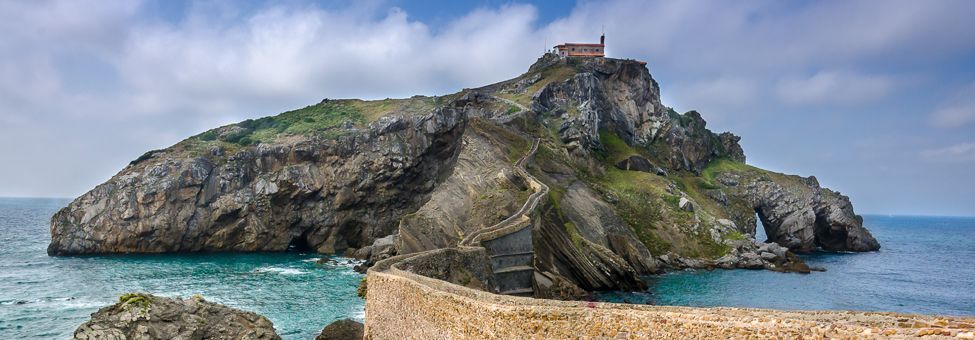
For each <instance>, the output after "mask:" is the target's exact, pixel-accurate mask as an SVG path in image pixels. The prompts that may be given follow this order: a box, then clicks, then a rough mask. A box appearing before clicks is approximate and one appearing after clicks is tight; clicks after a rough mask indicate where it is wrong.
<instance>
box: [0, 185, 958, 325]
mask: <svg viewBox="0 0 975 340" xmlns="http://www.w3.org/2000/svg"><path fill="white" fill-rule="evenodd" d="M68 202H69V200H67V199H28V198H0V244H2V245H3V246H2V247H0V339H10V338H29V339H64V338H69V337H70V336H71V334H72V332H73V331H74V329H75V328H76V327H77V326H78V325H80V324H81V323H82V322H84V321H86V320H87V319H88V316H89V314H90V313H92V312H94V311H96V310H97V309H98V308H100V307H103V306H106V305H109V304H112V303H114V302H115V301H117V298H118V295H119V294H121V293H125V292H129V291H144V292H151V293H154V294H159V295H163V296H183V297H187V296H191V295H194V294H201V295H203V296H204V297H205V298H207V299H208V300H211V301H214V302H217V303H223V304H227V305H230V306H232V307H237V308H241V309H245V310H250V311H254V312H257V313H259V314H263V315H265V316H267V317H268V318H269V319H271V321H273V322H274V325H275V327H276V328H277V330H278V333H279V334H281V335H282V336H283V337H284V338H289V339H308V338H313V337H314V336H315V335H317V333H318V332H319V331H320V330H321V328H322V327H324V326H325V325H327V324H329V323H330V322H331V321H333V320H337V319H342V318H353V319H359V320H360V321H361V320H362V318H363V303H364V302H363V300H362V299H360V298H359V297H357V296H356V288H357V287H358V285H359V282H360V281H361V279H362V275H360V274H358V273H355V272H354V271H353V270H352V269H351V264H350V263H348V262H347V261H349V260H347V259H339V263H338V264H327V265H319V264H316V259H318V258H320V257H321V255H316V254H301V253H274V254H267V253H264V254H226V253H225V254H190V255H124V256H123V255H118V256H82V257H48V256H47V254H46V252H45V250H46V247H47V244H48V242H49V241H50V235H49V227H50V226H49V223H50V218H51V215H52V214H54V212H55V211H57V210H58V209H60V208H61V207H63V206H65V205H67V203H68ZM864 224H865V226H866V227H867V228H869V229H870V231H871V232H872V233H873V235H874V236H875V237H877V239H878V240H879V241H880V243H881V245H882V246H883V248H882V249H881V250H880V251H878V252H871V253H858V254H828V253H817V254H812V255H804V258H805V259H806V261H807V262H809V264H810V265H813V266H819V267H825V268H826V269H827V271H826V272H813V273H812V274H808V275H802V274H793V273H776V272H770V271H764V270H714V271H686V272H678V273H670V274H666V275H661V276H649V277H646V280H647V281H648V283H649V284H650V286H651V288H650V290H649V291H648V292H645V293H622V292H607V293H602V294H601V295H600V297H601V298H602V299H606V300H610V301H619V302H622V301H624V300H625V301H629V302H631V303H654V304H659V305H684V306H743V307H761V308H776V309H842V310H868V311H893V312H905V313H924V314H948V315H965V316H972V315H975V285H973V284H972V283H971V280H972V279H975V218H958V217H916V216H877V215H868V216H864ZM759 238H760V239H762V236H761V235H760V236H759Z"/></svg>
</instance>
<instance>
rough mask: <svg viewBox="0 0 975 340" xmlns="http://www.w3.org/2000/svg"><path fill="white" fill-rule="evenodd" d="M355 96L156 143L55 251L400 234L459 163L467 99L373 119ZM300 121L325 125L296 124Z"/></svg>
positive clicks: (82, 206)
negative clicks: (162, 146) (166, 144)
mask: <svg viewBox="0 0 975 340" xmlns="http://www.w3.org/2000/svg"><path fill="white" fill-rule="evenodd" d="M356 104H357V102H348V103H346V102H323V103H322V104H319V105H315V106H312V107H309V108H306V109H304V110H299V111H294V112H289V113H286V114H284V115H282V116H279V117H277V119H274V120H270V121H268V120H264V121H256V123H255V122H249V123H248V122H245V123H241V124H235V125H230V126H225V127H222V128H219V129H215V130H211V131H208V132H207V133H204V134H202V135H200V136H195V137H191V138H189V139H187V140H185V141H183V142H180V143H179V144H177V145H175V146H173V147H171V148H168V149H166V150H161V151H157V152H152V153H148V154H147V155H145V156H143V157H141V158H140V159H139V160H137V161H135V162H133V164H131V165H129V166H128V167H126V168H125V169H123V170H122V171H121V172H119V173H118V174H117V175H115V176H114V177H112V179H110V180H109V181H108V182H106V183H104V184H101V185H99V186H98V187H96V188H95V189H93V190H92V191H89V192H88V193H86V194H84V195H82V196H81V197H79V198H77V199H76V200H74V201H73V202H71V204H69V205H68V206H67V207H66V208H64V209H62V210H61V211H59V212H58V213H57V214H55V215H54V217H53V218H52V222H51V236H52V241H51V244H50V246H49V247H48V252H49V253H50V254H58V255H61V254H85V253H128V252H138V253H158V252H195V251H284V250H287V249H288V248H289V247H297V248H308V249H312V250H315V251H319V252H327V253H331V252H336V251H342V250H344V249H345V248H347V247H360V246H362V245H365V244H369V243H371V242H372V240H373V239H375V238H379V237H383V236H386V235H389V234H392V233H393V232H395V230H396V226H397V225H398V220H399V218H400V217H401V216H402V215H403V214H405V213H409V212H412V211H415V210H416V209H417V208H418V207H419V206H420V205H422V204H423V203H424V201H425V200H426V198H427V197H428V194H429V192H430V191H431V190H433V188H435V187H436V185H437V183H439V181H441V180H443V178H445V177H446V176H447V175H448V174H449V173H450V171H451V169H452V168H453V165H454V161H455V160H456V156H457V152H458V150H459V147H458V146H459V142H460V138H461V136H462V134H463V132H464V128H465V126H466V121H467V120H466V116H467V115H466V113H465V112H463V104H464V103H460V102H454V103H451V104H449V105H445V106H443V107H439V108H435V109H430V110H429V111H428V112H419V111H418V112H396V111H395V110H394V111H393V112H391V114H390V115H388V116H385V117H382V118H379V119H376V120H374V121H372V122H368V121H367V119H366V118H365V117H362V116H357V115H349V114H347V113H348V112H349V111H353V110H357V111H356V112H358V111H361V109H362V108H358V107H356ZM455 104H456V105H455ZM404 106H405V105H404ZM401 111H406V110H401ZM421 111H422V110H421ZM346 116H348V117H346ZM333 118H334V119H333ZM332 120H334V123H335V124H330V123H331V122H332ZM356 121H358V122H356ZM289 123H290V125H289ZM301 124H306V125H313V126H324V127H326V128H325V129H322V130H321V131H312V132H306V133H301V134H288V133H285V132H287V131H288V129H291V128H295V127H301V126H302V125H301ZM262 125H264V126H262ZM285 125H287V126H286V127H285ZM267 126H270V127H267ZM279 130H280V131H279ZM278 132H280V134H279V135H275V136H271V137H268V136H269V135H271V133H278ZM245 138H247V139H257V138H264V141H260V142H257V145H253V144H255V142H251V143H247V142H244V143H241V140H242V139H245Z"/></svg>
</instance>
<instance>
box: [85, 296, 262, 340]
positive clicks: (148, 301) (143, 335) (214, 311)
mask: <svg viewBox="0 0 975 340" xmlns="http://www.w3.org/2000/svg"><path fill="white" fill-rule="evenodd" d="M74 338H75V339H78V340H82V339H84V340H96V339H98V340H104V339H249V340H273V339H281V337H279V336H278V335H277V333H275V332H274V325H273V324H271V321H270V320H268V319H267V318H265V317H263V316H260V315H258V314H255V313H252V312H245V311H242V310H239V309H234V308H230V307H226V306H222V305H218V304H215V303H212V302H208V301H206V300H203V298H201V297H193V298H189V299H186V300H182V299H178V298H177V299H170V298H163V297H158V296H154V295H149V294H139V293H131V294H125V295H122V296H121V297H120V298H119V302H118V303H116V304H114V305H111V306H108V307H105V308H102V309H99V310H98V311H97V312H95V313H92V314H91V320H89V321H88V322H85V323H84V324H82V325H81V326H79V327H78V329H77V330H75V332H74Z"/></svg>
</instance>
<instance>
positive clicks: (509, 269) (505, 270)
mask: <svg viewBox="0 0 975 340" xmlns="http://www.w3.org/2000/svg"><path fill="white" fill-rule="evenodd" d="M529 270H532V271H533V270H535V268H534V267H532V266H514V267H506V268H501V269H498V270H495V271H494V273H495V274H503V273H512V272H523V271H529Z"/></svg>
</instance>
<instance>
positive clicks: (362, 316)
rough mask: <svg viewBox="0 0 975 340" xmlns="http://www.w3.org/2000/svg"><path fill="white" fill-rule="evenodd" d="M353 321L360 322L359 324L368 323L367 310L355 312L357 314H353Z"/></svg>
mask: <svg viewBox="0 0 975 340" xmlns="http://www.w3.org/2000/svg"><path fill="white" fill-rule="evenodd" d="M352 320H355V321H359V322H365V321H366V310H365V308H363V309H360V310H357V311H355V313H353V314H352Z"/></svg>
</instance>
